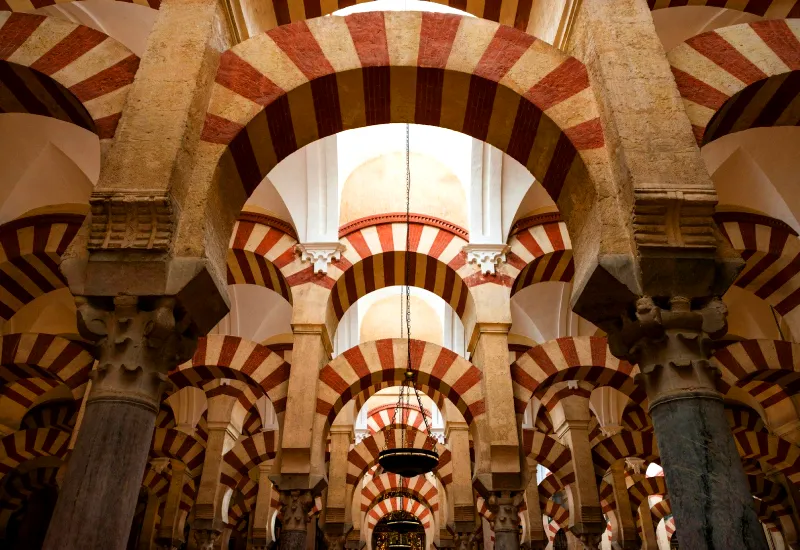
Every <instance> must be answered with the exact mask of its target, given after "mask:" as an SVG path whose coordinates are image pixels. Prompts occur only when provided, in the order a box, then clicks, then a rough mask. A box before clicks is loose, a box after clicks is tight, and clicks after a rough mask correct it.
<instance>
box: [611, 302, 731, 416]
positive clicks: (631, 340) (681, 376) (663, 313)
mask: <svg viewBox="0 0 800 550" xmlns="http://www.w3.org/2000/svg"><path fill="white" fill-rule="evenodd" d="M727 327H728V325H727V308H726V306H725V304H724V303H723V302H722V300H720V299H719V298H712V299H709V300H705V301H704V303H702V304H693V303H692V300H689V299H687V298H684V297H681V296H675V297H672V298H671V299H670V300H669V303H668V304H663V303H662V304H657V303H656V302H655V301H654V300H653V299H652V298H650V297H647V296H645V297H642V298H639V299H638V300H637V302H636V312H635V318H634V319H631V318H627V317H626V318H623V320H622V324H621V328H620V329H619V330H617V331H614V332H611V333H609V346H610V347H611V352H612V353H614V355H616V356H617V357H621V358H624V359H627V360H628V361H630V362H631V363H636V364H638V365H639V369H640V371H641V374H640V375H639V377H638V379H639V381H641V382H644V385H645V389H646V390H647V395H648V399H649V403H650V408H651V409H652V408H653V407H654V406H656V405H658V404H659V403H663V402H665V401H669V400H671V399H675V398H685V397H689V396H691V395H694V396H704V397H709V398H717V399H718V398H719V393H718V392H717V389H716V377H717V374H718V373H717V372H716V371H715V370H714V369H713V368H712V366H711V364H710V363H709V361H708V359H709V357H711V354H712V353H713V347H712V345H711V341H712V340H713V339H715V338H720V337H722V336H724V335H725V333H726V332H727Z"/></svg>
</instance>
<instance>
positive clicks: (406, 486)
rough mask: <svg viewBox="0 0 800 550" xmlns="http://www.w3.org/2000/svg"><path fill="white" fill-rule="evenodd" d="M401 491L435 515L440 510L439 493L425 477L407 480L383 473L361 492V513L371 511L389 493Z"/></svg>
mask: <svg viewBox="0 0 800 550" xmlns="http://www.w3.org/2000/svg"><path fill="white" fill-rule="evenodd" d="M400 490H402V491H404V492H407V493H408V494H410V495H412V497H413V498H415V499H416V500H418V501H419V502H421V503H422V504H424V505H426V506H427V507H428V508H430V510H431V512H433V513H434V514H435V513H436V512H437V511H438V510H439V491H438V489H436V486H435V485H434V484H433V483H431V482H430V480H428V479H427V478H426V477H425V476H424V475H422V476H415V477H412V478H409V479H405V478H401V477H400V476H399V475H397V474H392V473H383V474H381V475H379V476H374V477H373V478H372V479H370V480H369V483H367V484H366V485H365V486H364V488H363V489H362V490H361V511H362V512H367V511H369V510H370V509H371V508H372V507H373V506H375V505H376V504H377V502H378V501H379V500H383V499H384V497H385V496H386V494H387V493H389V492H393V491H400Z"/></svg>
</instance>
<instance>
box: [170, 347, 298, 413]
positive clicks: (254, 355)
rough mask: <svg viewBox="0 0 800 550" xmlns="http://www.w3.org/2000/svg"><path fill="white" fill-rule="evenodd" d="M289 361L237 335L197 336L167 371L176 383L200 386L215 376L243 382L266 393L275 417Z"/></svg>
mask: <svg viewBox="0 0 800 550" xmlns="http://www.w3.org/2000/svg"><path fill="white" fill-rule="evenodd" d="M289 370H290V365H289V363H287V362H286V361H284V360H283V358H282V357H281V356H280V355H278V354H277V353H275V352H273V351H272V350H270V349H269V348H268V347H266V346H262V345H261V344H257V343H255V342H251V341H249V340H246V339H244V338H241V337H239V336H229V335H221V334H213V335H209V336H206V337H204V338H200V339H199V341H198V345H197V351H196V352H195V354H194V357H192V360H191V361H188V362H186V363H184V364H182V365H180V366H179V367H178V368H177V369H175V370H174V371H172V372H171V373H170V375H169V377H170V380H172V382H174V383H175V384H176V385H177V386H178V387H186V386H194V387H198V388H202V387H203V386H204V385H206V384H208V383H209V382H212V381H214V380H217V379H222V378H230V379H233V380H239V381H241V382H245V383H247V384H249V385H251V386H253V387H254V388H256V389H257V390H258V391H259V392H262V393H263V394H266V395H267V397H268V398H269V400H270V401H271V402H272V406H273V407H274V408H275V413H276V414H277V415H278V418H279V420H281V419H282V418H283V412H284V411H285V409H286V395H287V392H288V386H289Z"/></svg>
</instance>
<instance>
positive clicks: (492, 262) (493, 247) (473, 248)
mask: <svg viewBox="0 0 800 550" xmlns="http://www.w3.org/2000/svg"><path fill="white" fill-rule="evenodd" d="M509 250H510V247H509V246H508V245H507V244H468V245H467V246H465V247H464V252H466V253H467V262H468V263H471V264H478V265H479V266H480V268H481V273H483V274H484V275H495V274H496V273H497V267H498V266H499V265H500V264H502V263H505V261H506V254H507V253H508V251H509Z"/></svg>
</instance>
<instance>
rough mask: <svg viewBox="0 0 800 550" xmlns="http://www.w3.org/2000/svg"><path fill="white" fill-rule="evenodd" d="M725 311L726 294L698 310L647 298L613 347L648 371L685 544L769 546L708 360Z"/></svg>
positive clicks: (727, 548) (710, 548) (743, 549)
mask: <svg viewBox="0 0 800 550" xmlns="http://www.w3.org/2000/svg"><path fill="white" fill-rule="evenodd" d="M726 315H727V310H726V309H725V305H724V304H723V303H722V302H721V301H719V300H710V301H708V302H707V303H706V304H705V305H703V306H702V307H699V308H695V309H693V308H692V303H691V301H690V300H687V299H685V298H681V297H673V298H672V299H671V300H670V301H669V305H668V306H667V305H666V304H662V307H659V305H656V304H655V303H654V301H653V300H651V299H649V298H641V299H640V300H639V301H638V302H637V304H636V321H635V322H631V323H630V324H628V325H627V326H626V327H625V328H624V329H623V330H622V331H621V332H620V333H619V334H616V335H614V336H613V338H612V340H613V344H612V345H614V346H615V347H616V349H615V353H618V352H619V351H620V349H621V348H622V347H623V345H622V344H623V342H624V347H627V349H628V354H627V356H628V357H629V359H630V360H632V361H635V362H636V363H638V364H639V368H640V370H641V372H642V374H641V375H640V376H641V380H642V381H643V382H644V386H645V389H646V390H647V397H648V400H649V406H650V415H651V416H652V419H653V427H654V428H655V434H656V439H657V441H658V449H659V452H660V455H661V465H662V466H663V467H664V473H665V476H666V482H667V489H668V491H669V497H670V501H671V502H672V510H673V514H674V515H675V525H676V527H677V529H678V531H679V532H680V542H681V547H682V548H691V549H692V550H767V549H768V546H767V541H766V539H765V537H764V531H763V529H762V527H761V524H760V523H759V521H758V517H757V516H756V512H755V510H754V508H753V497H752V495H751V494H750V488H749V485H748V483H747V479H746V478H745V475H744V470H743V469H742V462H741V459H740V457H739V454H738V452H737V450H736V444H735V443H734V440H733V436H732V435H731V431H730V428H729V426H728V423H727V421H726V419H725V413H724V409H723V401H722V396H721V395H720V394H719V392H718V391H717V389H716V383H715V380H716V373H715V372H714V371H713V369H712V368H711V366H710V364H709V362H708V358H709V356H710V355H711V350H712V347H711V345H710V344H711V338H713V337H720V336H722V335H724V334H725V332H726V331H727V323H726ZM623 355H624V354H623Z"/></svg>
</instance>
